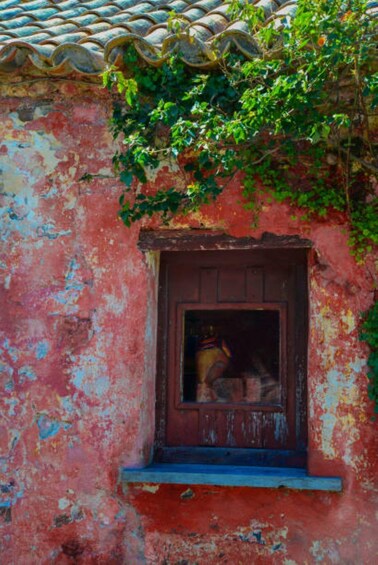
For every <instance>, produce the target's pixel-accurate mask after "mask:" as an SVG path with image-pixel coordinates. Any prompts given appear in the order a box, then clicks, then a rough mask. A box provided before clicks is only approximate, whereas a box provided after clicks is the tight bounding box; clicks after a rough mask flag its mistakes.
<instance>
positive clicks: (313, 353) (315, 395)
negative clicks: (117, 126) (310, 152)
mask: <svg viewBox="0 0 378 565" xmlns="http://www.w3.org/2000/svg"><path fill="white" fill-rule="evenodd" d="M2 94H3V95H4V98H3V102H2V104H1V110H0V113H1V122H0V123H1V126H0V127H1V136H0V157H1V164H0V188H1V190H0V192H1V208H0V211H1V257H0V274H1V287H0V292H1V305H2V310H1V322H0V324H1V325H0V348H1V349H0V351H1V357H2V360H1V366H0V369H1V373H0V386H1V397H0V403H1V421H0V449H1V451H0V483H1V499H0V528H1V538H0V544H1V545H0V552H1V555H2V557H1V562H3V563H7V564H17V565H18V564H22V565H29V564H45V563H46V564H47V563H59V564H61V563H62V564H64V563H83V564H86V563H106V564H108V563H109V564H110V563H114V564H121V563H126V564H131V565H134V564H137V563H159V564H160V563H170V564H173V563H181V564H183V563H190V564H194V563H198V564H202V563H229V564H230V563H241V564H249V563H286V564H287V565H294V564H295V563H298V564H299V563H353V564H354V563H364V564H368V563H376V562H377V558H378V555H377V554H378V540H377V536H376V531H377V521H378V504H377V501H378V484H377V471H378V468H377V467H378V465H377V447H378V442H377V432H376V423H372V422H371V421H370V417H371V415H372V407H371V405H370V403H369V402H368V399H367V394H366V367H365V359H366V349H365V346H364V345H363V344H361V343H360V342H359V341H358V331H357V324H358V318H359V313H360V312H361V311H362V310H365V309H366V308H368V307H369V305H370V304H371V302H372V300H373V294H372V289H373V283H372V277H373V272H374V271H373V261H372V260H371V259H369V260H368V261H367V263H366V264H365V265H362V266H357V265H356V264H355V262H354V260H353V259H352V258H351V256H350V253H349V250H348V246H347V234H346V233H345V226H344V225H343V222H342V218H340V217H335V218H333V220H332V221H331V220H329V221H324V222H321V223H317V222H314V223H312V224H306V223H303V222H300V221H299V220H296V219H294V218H293V211H292V210H289V209H287V208H286V207H285V206H282V205H275V204H271V203H267V202H265V203H263V206H262V212H261V219H260V225H259V228H258V229H252V228H250V224H251V217H250V213H249V212H248V211H246V210H244V209H242V207H241V206H240V204H238V201H239V200H240V198H239V188H238V186H237V185H236V184H235V185H234V186H232V187H230V188H229V189H228V191H227V193H226V194H224V195H223V196H222V197H221V199H220V201H219V203H218V204H217V205H214V206H213V205H212V206H208V207H205V208H204V209H203V210H202V211H201V213H197V214H195V215H193V216H192V217H190V218H182V220H181V221H177V222H176V223H175V226H173V227H190V226H192V227H206V228H212V227H217V228H222V229H224V230H225V231H226V232H227V233H229V234H230V235H234V236H245V235H251V236H253V237H259V236H260V235H261V234H262V233H263V232H270V233H275V234H278V235H280V234H298V235H300V236H303V237H306V238H309V239H311V240H312V241H313V244H314V248H313V251H312V252H311V257H310V261H311V264H310V343H309V370H308V394H309V436H310V439H309V468H310V471H311V472H313V473H317V474H324V475H335V474H340V475H341V476H342V477H343V480H344V489H343V492H342V493H341V494H335V493H333V494H331V493H322V494H321V493H317V492H307V493H304V492H295V491H290V490H270V489H266V490H265V489H245V488H244V489H243V488H220V487H181V486H168V485H160V486H151V485H141V486H140V487H130V488H129V490H127V491H125V492H122V489H121V488H120V485H119V484H118V473H119V469H120V467H121V466H122V465H129V466H133V465H143V463H144V462H145V461H147V460H148V457H149V455H150V452H151V446H152V441H153V433H154V373H155V334H156V276H157V271H158V260H157V258H156V257H152V256H149V255H147V256H144V255H143V254H142V253H141V252H140V251H139V250H138V249H137V247H136V242H137V239H138V229H139V227H138V226H134V227H133V228H132V229H126V228H125V227H123V225H122V224H121V222H120V221H119V220H118V219H117V216H116V213H117V200H118V195H119V189H120V187H119V186H118V185H117V183H116V182H115V181H114V180H113V179H109V178H106V177H107V175H109V174H111V155H112V150H113V142H112V139H111V136H110V134H109V133H108V131H107V119H108V117H109V112H110V101H109V98H108V95H107V94H106V93H105V92H104V91H101V89H99V88H98V87H96V86H91V85H80V84H78V83H76V84H75V85H74V84H73V83H72V82H69V81H55V80H54V79H49V80H45V81H42V80H35V81H29V82H27V81H23V82H21V83H20V84H19V85H18V86H8V87H3V88H2ZM87 171H89V172H91V173H96V174H99V175H100V177H99V178H97V179H95V180H94V181H93V182H92V183H90V184H88V183H85V182H79V179H80V177H81V176H82V175H83V174H84V173H86V172H87ZM166 174H167V171H164V170H163V171H161V173H160V177H159V176H158V177H157V180H156V182H159V179H160V180H161V178H163V177H164V175H166Z"/></svg>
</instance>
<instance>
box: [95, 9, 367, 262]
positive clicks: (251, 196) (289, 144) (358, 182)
mask: <svg viewBox="0 0 378 565" xmlns="http://www.w3.org/2000/svg"><path fill="white" fill-rule="evenodd" d="M230 14H231V16H232V15H233V17H234V18H237V19H240V18H241V19H243V20H244V21H245V22H246V23H247V25H248V26H249V29H250V33H251V34H253V36H254V38H255V40H256V45H257V46H258V49H259V50H260V52H261V56H260V57H255V58H253V59H251V60H247V59H246V58H245V57H244V56H243V55H241V54H237V53H236V54H235V53H228V54H227V55H226V56H225V57H224V58H223V59H222V61H221V62H220V64H219V66H218V68H216V69H215V70H214V71H211V72H207V73H203V72H201V71H197V70H195V69H191V68H189V67H187V66H185V65H183V63H182V62H181V60H180V56H179V53H178V54H176V55H174V56H172V57H171V58H170V59H168V60H166V61H165V62H164V63H163V64H162V65H161V66H160V67H156V68H155V67H152V66H150V65H146V64H145V63H144V62H143V61H142V60H140V59H139V57H138V54H137V53H136V51H135V49H134V48H133V47H130V48H129V49H128V50H127V52H126V54H125V68H126V74H123V73H122V72H121V71H119V70H118V69H115V68H111V69H109V70H108V71H107V72H106V73H105V74H104V84H105V86H106V87H107V88H109V89H110V90H112V89H116V91H117V92H118V94H119V96H120V97H122V99H121V100H120V102H118V103H117V104H116V105H115V108H114V113H113V118H112V123H111V127H112V131H113V134H114V137H115V138H120V139H121V141H122V146H123V149H122V150H120V151H119V152H118V153H116V155H114V158H113V163H114V166H115V169H116V171H117V172H118V174H119V177H120V179H121V181H122V182H123V183H124V184H125V194H124V195H123V196H122V199H121V206H122V207H121V211H120V216H121V218H122V220H123V221H124V222H125V224H126V225H130V224H131V223H132V222H133V221H136V220H138V219H140V218H142V217H143V216H151V215H153V214H155V213H158V214H160V215H161V217H162V219H163V220H168V219H169V218H170V217H171V216H172V215H174V214H176V213H178V212H180V213H182V212H187V211H190V210H193V209H195V208H196V207H198V206H199V205H201V204H203V203H206V202H209V201H210V200H212V199H214V198H216V197H217V196H218V194H219V193H220V192H221V191H222V190H223V188H224V187H225V185H226V184H227V182H228V181H229V180H230V179H231V178H232V177H233V176H234V175H235V174H238V173H240V172H242V179H243V184H244V187H243V195H244V197H245V199H246V200H247V206H248V207H249V208H250V209H251V210H252V211H254V210H255V211H257V210H258V206H257V199H256V196H257V195H258V192H259V191H260V190H262V189H261V186H264V189H263V190H264V191H265V192H268V193H269V196H270V197H271V198H275V199H276V200H278V201H287V202H289V203H290V204H292V205H293V206H299V207H301V208H302V209H303V210H304V215H307V216H308V215H314V214H315V215H318V216H321V217H324V216H327V214H329V213H330V211H332V210H337V211H341V212H345V214H346V215H347V217H348V219H349V221H350V224H351V238H350V242H351V245H352V246H353V249H354V252H355V254H356V255H357V258H362V257H363V255H364V253H365V251H366V250H369V249H370V248H371V246H372V245H374V244H377V243H378V220H377V219H376V218H377V215H376V210H377V197H376V195H375V193H374V178H376V177H377V172H378V167H377V155H376V147H377V144H376V143H377V142H376V140H375V138H374V135H373V131H372V121H373V120H374V112H375V108H376V106H377V104H378V78H377V73H376V72H375V69H374V58H375V54H374V53H375V47H376V39H375V37H376V34H375V25H374V22H372V20H371V19H370V18H369V17H368V15H367V12H366V3H365V2H364V1H363V0H349V1H348V2H347V3H345V2H344V1H343V0H331V1H329V0H327V1H326V0H314V2H311V3H309V2H307V1H305V0H298V9H297V12H296V15H295V17H294V18H290V17H289V16H287V18H286V21H284V22H283V24H284V25H283V26H281V27H280V26H277V20H272V23H270V24H269V23H268V24H266V23H265V15H264V13H263V11H262V9H256V8H255V7H254V6H253V5H250V4H249V3H248V2H244V1H243V0H235V1H234V2H232V3H231V7H230ZM185 26H186V23H185V21H183V20H181V19H180V18H176V17H175V16H174V14H172V15H171V18H170V29H171V31H172V32H173V33H177V34H178V35H180V34H186V33H187V31H188V30H186V28H185ZM122 100H123V102H122ZM164 164H168V165H174V168H175V170H177V171H178V173H177V175H176V178H177V181H176V182H174V181H172V183H173V184H174V186H171V185H168V186H166V187H164V186H162V187H159V190H158V191H157V192H155V193H153V192H151V189H150V188H149V189H148V190H147V192H146V191H145V190H144V189H143V186H145V187H147V186H148V179H149V175H150V172H151V171H153V170H156V169H158V168H159V167H160V166H161V165H164ZM257 181H259V182H257ZM135 183H139V185H140V186H139V188H138V191H137V194H135V193H134V188H135V187H136V184H135Z"/></svg>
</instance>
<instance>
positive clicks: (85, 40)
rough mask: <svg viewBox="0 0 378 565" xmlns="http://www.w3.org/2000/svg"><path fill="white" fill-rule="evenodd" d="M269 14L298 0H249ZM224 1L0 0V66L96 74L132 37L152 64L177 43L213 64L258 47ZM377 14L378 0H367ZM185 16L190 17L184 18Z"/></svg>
mask: <svg viewBox="0 0 378 565" xmlns="http://www.w3.org/2000/svg"><path fill="white" fill-rule="evenodd" d="M251 1H252V2H253V3H254V4H255V5H256V6H259V7H262V8H263V9H264V12H265V19H266V21H270V20H272V19H276V20H277V23H278V25H284V22H285V18H287V17H289V18H290V17H292V16H293V15H294V13H295V10H296V4H297V0H251ZM228 6H229V1H227V0H226V1H223V0H197V1H196V0H114V1H111V0H84V1H80V0H23V1H21V2H20V0H0V72H12V71H14V70H16V69H18V68H20V67H22V66H23V65H24V64H26V63H27V62H30V61H31V62H32V64H33V65H35V66H36V67H37V68H39V69H41V70H43V72H49V73H53V74H64V73H68V72H69V71H70V70H75V71H78V72H80V73H84V74H93V75H98V74H100V73H101V72H102V70H103V69H104V67H105V66H106V64H108V63H113V62H117V61H119V62H120V61H122V53H123V49H125V47H126V46H127V45H128V44H130V43H131V42H132V43H133V44H134V45H135V47H136V49H137V50H138V51H139V53H140V54H141V56H142V57H144V58H145V59H146V61H148V62H150V63H151V64H159V63H161V62H162V61H163V60H164V59H165V58H166V57H167V56H169V54H170V53H171V52H172V50H175V49H176V50H177V49H178V50H179V51H180V53H181V54H182V58H183V60H184V61H185V62H186V63H187V64H188V65H193V66H198V67H210V66H212V65H214V64H215V63H216V60H217V57H218V58H219V57H222V56H223V55H224V53H225V52H227V51H228V50H229V49H230V48H233V47H234V48H236V49H238V50H240V51H241V52H242V53H244V54H245V55H247V56H248V57H253V56H256V55H259V54H260V49H259V46H258V43H257V42H256V40H255V39H254V37H253V36H251V34H250V32H249V31H248V28H247V26H246V25H245V23H243V22H240V21H233V22H230V16H229V14H228V13H227V9H228ZM172 12H175V13H176V14H177V15H179V16H180V17H181V18H182V19H183V22H182V23H181V28H182V30H183V32H182V34H179V35H178V36H177V35H175V34H173V33H172V32H171V31H170V30H169V29H168V19H169V17H170V13H172ZM369 13H371V15H373V16H377V15H378V2H377V1H371V2H369ZM185 21H186V22H187V23H186V24H185V23H184V22H185Z"/></svg>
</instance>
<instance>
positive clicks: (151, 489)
mask: <svg viewBox="0 0 378 565" xmlns="http://www.w3.org/2000/svg"><path fill="white" fill-rule="evenodd" d="M159 488H160V485H150V484H146V483H144V484H143V485H142V490H144V491H145V492H150V493H152V494H155V493H156V492H157V491H158V490H159Z"/></svg>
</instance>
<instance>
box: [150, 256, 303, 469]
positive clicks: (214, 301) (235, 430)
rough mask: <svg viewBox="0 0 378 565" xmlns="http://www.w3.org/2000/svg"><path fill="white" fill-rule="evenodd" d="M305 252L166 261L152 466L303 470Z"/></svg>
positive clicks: (163, 263) (169, 258) (161, 295)
mask: <svg viewBox="0 0 378 565" xmlns="http://www.w3.org/2000/svg"><path fill="white" fill-rule="evenodd" d="M306 265H307V256H306V250H305V249H253V250H227V251H190V252H181V251H163V252H162V254H161V271H160V287H159V328H158V371H157V373H158V374H157V403H156V441H155V456H154V459H155V461H157V462H166V463H177V462H181V463H184V462H185V463H189V462H190V463H215V464H235V465H257V466H258V465H261V466H284V467H305V465H306V442H307V427H306V422H307V416H306V350H307V324H308V312H307V311H308V304H307V267H306Z"/></svg>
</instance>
